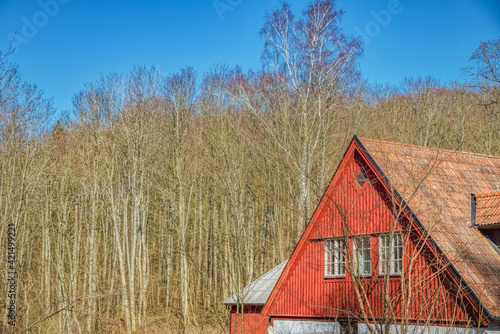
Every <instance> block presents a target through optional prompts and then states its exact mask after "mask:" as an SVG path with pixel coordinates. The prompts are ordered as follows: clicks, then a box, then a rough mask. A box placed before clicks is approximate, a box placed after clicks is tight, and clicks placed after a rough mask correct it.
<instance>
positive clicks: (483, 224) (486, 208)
mask: <svg viewBox="0 0 500 334" xmlns="http://www.w3.org/2000/svg"><path fill="white" fill-rule="evenodd" d="M474 198H475V201H476V216H475V225H476V226H477V227H478V228H489V227H492V226H493V225H499V224H500V193H494V194H484V195H474Z"/></svg>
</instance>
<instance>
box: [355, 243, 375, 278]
mask: <svg viewBox="0 0 500 334" xmlns="http://www.w3.org/2000/svg"><path fill="white" fill-rule="evenodd" d="M354 263H355V269H356V273H357V274H359V275H363V276H367V275H370V274H371V273H372V251H371V237H359V238H356V239H354Z"/></svg>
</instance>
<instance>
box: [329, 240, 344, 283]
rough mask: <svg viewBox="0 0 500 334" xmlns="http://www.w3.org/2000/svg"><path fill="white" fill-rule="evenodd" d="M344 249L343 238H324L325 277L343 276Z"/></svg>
mask: <svg viewBox="0 0 500 334" xmlns="http://www.w3.org/2000/svg"><path fill="white" fill-rule="evenodd" d="M346 250H347V248H346V243H345V240H344V238H335V239H327V240H325V277H330V278H339V277H345V274H346Z"/></svg>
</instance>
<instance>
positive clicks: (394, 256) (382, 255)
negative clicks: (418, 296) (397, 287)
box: [379, 233, 404, 276]
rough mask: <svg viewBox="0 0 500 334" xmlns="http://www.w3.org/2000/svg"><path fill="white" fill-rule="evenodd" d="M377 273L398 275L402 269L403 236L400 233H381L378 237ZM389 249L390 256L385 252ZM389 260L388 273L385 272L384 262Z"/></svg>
mask: <svg viewBox="0 0 500 334" xmlns="http://www.w3.org/2000/svg"><path fill="white" fill-rule="evenodd" d="M379 245H380V247H379V273H380V275H386V274H387V275H390V276H400V275H401V274H402V271H403V254H404V238H403V234H402V233H394V235H393V237H392V239H391V235H390V234H381V235H380V239H379ZM389 249H390V258H389V257H388V258H387V259H386V254H388V252H389V251H388V250H389ZM387 261H390V263H389V266H388V268H387V269H388V271H389V272H388V273H386V272H385V268H386V263H387Z"/></svg>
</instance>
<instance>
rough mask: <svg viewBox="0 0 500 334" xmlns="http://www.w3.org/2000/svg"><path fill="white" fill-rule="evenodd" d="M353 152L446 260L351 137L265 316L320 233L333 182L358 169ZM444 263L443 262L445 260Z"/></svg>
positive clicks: (471, 300)
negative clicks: (351, 166) (312, 238)
mask: <svg viewBox="0 0 500 334" xmlns="http://www.w3.org/2000/svg"><path fill="white" fill-rule="evenodd" d="M354 155H356V157H357V158H358V159H361V160H362V163H363V164H364V166H366V167H365V168H367V170H366V171H365V172H366V173H370V175H371V177H375V178H376V179H377V180H378V181H379V184H380V185H382V186H383V187H384V190H385V191H386V192H387V194H391V201H393V203H394V205H395V206H396V207H397V208H402V216H403V217H405V218H406V219H407V221H408V222H411V224H415V226H414V229H415V231H419V233H421V235H422V237H423V238H425V239H426V240H427V243H428V245H427V246H428V248H429V249H430V250H431V251H432V252H433V254H434V256H435V257H436V258H438V259H440V260H443V261H445V260H446V258H442V257H441V252H440V250H439V248H438V247H436V246H437V245H436V244H435V243H434V242H433V241H432V239H431V238H430V237H429V238H427V237H426V231H425V229H424V228H423V227H422V225H421V224H419V221H418V219H416V217H415V215H414V214H413V213H412V212H411V210H410V208H409V207H408V205H406V203H405V202H404V201H403V200H402V199H401V197H400V196H399V195H398V193H397V191H395V189H392V188H391V184H390V183H389V180H388V179H387V177H386V176H385V175H384V174H383V172H382V170H381V169H380V167H379V166H378V165H377V164H376V162H375V161H374V159H373V158H372V157H371V156H370V154H369V153H368V152H367V151H366V149H365V148H364V147H363V145H362V143H361V141H360V140H359V139H358V138H357V137H356V136H354V138H353V139H352V141H351V143H350V145H349V147H348V149H347V150H346V152H345V154H344V157H343V158H342V160H341V162H340V164H339V166H338V168H337V170H336V172H335V174H334V175H333V177H332V180H331V182H330V184H329V186H328V187H327V189H326V190H325V193H324V196H323V198H322V200H321V201H320V203H319V205H318V206H317V208H316V210H315V212H314V214H313V217H312V219H311V221H310V223H309V224H308V226H307V227H306V229H305V231H304V233H303V235H302V237H301V239H300V241H299V242H298V244H297V246H296V248H295V250H294V252H293V254H292V256H291V258H290V260H289V261H288V264H287V266H286V267H285V269H284V271H283V273H282V275H281V277H280V278H279V280H278V282H277V284H276V286H275V288H274V290H273V292H272V293H271V295H270V297H269V299H268V302H267V303H266V305H265V307H264V308H263V310H262V315H263V316H269V315H270V314H272V313H273V308H274V307H275V303H276V301H277V298H278V297H279V295H280V293H281V291H282V289H283V287H284V285H285V282H287V280H289V279H290V277H291V275H293V270H294V266H296V265H297V264H298V263H299V262H300V256H301V254H302V251H303V249H304V248H305V247H307V245H308V243H309V242H310V238H309V236H310V235H312V234H318V231H319V228H318V225H317V224H318V222H319V221H320V219H321V216H322V215H324V214H325V210H329V209H328V208H327V207H326V206H328V205H329V203H331V201H330V198H331V196H332V188H333V187H334V185H336V184H337V183H338V182H339V181H341V178H345V172H346V171H350V172H351V173H355V171H353V170H350V169H349V168H348V166H347V164H348V163H350V162H351V161H352V160H353V157H354ZM319 234H320V235H319V237H320V238H321V237H323V236H322V235H321V233H319ZM326 237H332V236H326ZM443 265H444V263H443ZM446 268H447V269H446V270H447V271H448V272H449V274H450V276H451V277H453V280H454V281H455V283H457V284H458V286H460V285H461V282H462V280H461V277H460V276H459V275H458V273H457V272H456V270H454V268H453V267H452V266H447V267H446ZM468 302H469V303H471V304H474V305H475V306H476V307H477V300H475V299H474V298H472V297H471V298H468Z"/></svg>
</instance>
